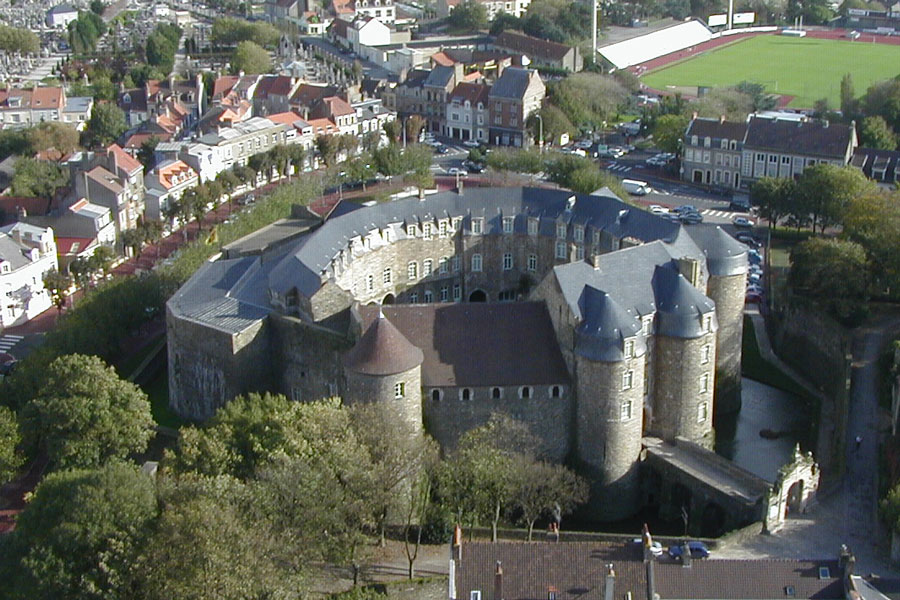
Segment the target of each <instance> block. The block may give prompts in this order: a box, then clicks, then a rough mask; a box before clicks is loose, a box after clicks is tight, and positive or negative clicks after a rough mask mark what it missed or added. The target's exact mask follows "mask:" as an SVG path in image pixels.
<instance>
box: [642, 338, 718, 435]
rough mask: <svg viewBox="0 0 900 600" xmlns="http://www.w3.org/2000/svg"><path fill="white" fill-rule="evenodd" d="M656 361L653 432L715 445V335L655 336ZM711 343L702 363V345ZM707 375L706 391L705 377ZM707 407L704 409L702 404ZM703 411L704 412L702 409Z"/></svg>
mask: <svg viewBox="0 0 900 600" xmlns="http://www.w3.org/2000/svg"><path fill="white" fill-rule="evenodd" d="M655 342H656V356H655V357H654V362H655V364H656V365H659V366H660V367H658V368H656V369H654V373H653V377H654V378H655V381H654V383H653V387H654V390H655V397H654V402H653V424H652V426H651V428H650V430H651V432H653V433H655V434H657V435H659V436H660V437H662V438H663V439H665V440H673V439H675V438H676V437H683V438H685V439H687V440H689V441H691V442H695V443H698V444H702V445H711V444H712V439H711V438H712V421H713V410H714V406H713V389H714V387H715V359H714V357H715V350H716V334H715V333H707V334H706V335H703V336H700V337H698V338H694V339H680V338H670V337H666V336H656V339H655ZM706 345H710V346H711V348H710V360H709V361H708V362H706V363H704V362H703V360H702V356H703V347H704V346H706ZM704 375H708V378H709V381H708V385H707V389H706V391H705V392H704V391H702V389H701V385H702V381H701V379H702V377H703V376H704ZM704 403H705V404H706V409H705V411H703V409H701V404H704ZM701 411H702V412H701Z"/></svg>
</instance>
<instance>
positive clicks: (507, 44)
mask: <svg viewBox="0 0 900 600" xmlns="http://www.w3.org/2000/svg"><path fill="white" fill-rule="evenodd" d="M494 45H495V46H497V47H499V48H503V49H504V50H512V51H513V52H521V53H522V54H527V55H528V56H530V57H532V58H538V59H540V58H545V59H550V60H562V59H563V58H564V57H565V56H566V54H568V53H569V51H570V50H572V47H571V46H566V45H565V44H558V43H556V42H551V41H548V40H542V39H541V38H536V37H531V36H530V35H525V34H524V33H517V32H515V31H504V32H503V33H501V34H500V35H498V36H497V39H496V40H495V41H494Z"/></svg>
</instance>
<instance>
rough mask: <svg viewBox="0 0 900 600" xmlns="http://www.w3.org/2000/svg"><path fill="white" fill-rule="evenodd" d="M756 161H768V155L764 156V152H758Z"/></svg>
mask: <svg viewBox="0 0 900 600" xmlns="http://www.w3.org/2000/svg"><path fill="white" fill-rule="evenodd" d="M756 160H758V161H760V162H762V161H764V160H766V155H765V154H763V153H762V152H757V153H756Z"/></svg>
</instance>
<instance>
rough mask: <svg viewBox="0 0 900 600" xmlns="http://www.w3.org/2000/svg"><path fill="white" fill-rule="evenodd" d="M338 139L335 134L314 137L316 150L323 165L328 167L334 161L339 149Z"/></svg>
mask: <svg viewBox="0 0 900 600" xmlns="http://www.w3.org/2000/svg"><path fill="white" fill-rule="evenodd" d="M339 145H340V140H339V139H338V136H336V135H320V136H318V137H316V150H318V152H319V156H321V157H322V160H323V161H324V162H325V166H327V167H330V166H333V165H334V163H335V159H336V158H337V153H338V150H339Z"/></svg>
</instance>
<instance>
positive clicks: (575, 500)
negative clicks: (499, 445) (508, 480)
mask: <svg viewBox="0 0 900 600" xmlns="http://www.w3.org/2000/svg"><path fill="white" fill-rule="evenodd" d="M513 473H514V478H515V484H514V485H515V488H514V491H513V506H514V507H515V508H516V509H518V511H519V512H520V517H519V518H520V520H521V521H522V522H523V523H524V524H525V525H526V526H527V527H528V541H529V542H530V541H531V535H532V532H533V531H534V522H535V521H537V520H538V519H539V518H540V517H541V515H543V514H545V513H551V514H554V518H558V517H561V516H562V515H564V514H566V513H568V512H570V511H571V510H572V509H574V508H575V507H576V506H578V505H579V504H581V503H583V502H585V501H586V500H587V499H588V489H589V488H588V484H587V482H586V481H585V480H584V479H582V478H581V477H579V476H578V475H576V474H575V473H573V472H572V471H570V470H568V469H567V468H565V467H564V466H562V465H554V464H550V463H546V462H535V461H530V460H520V461H518V464H517V465H516V470H515V471H514V472H513Z"/></svg>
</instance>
